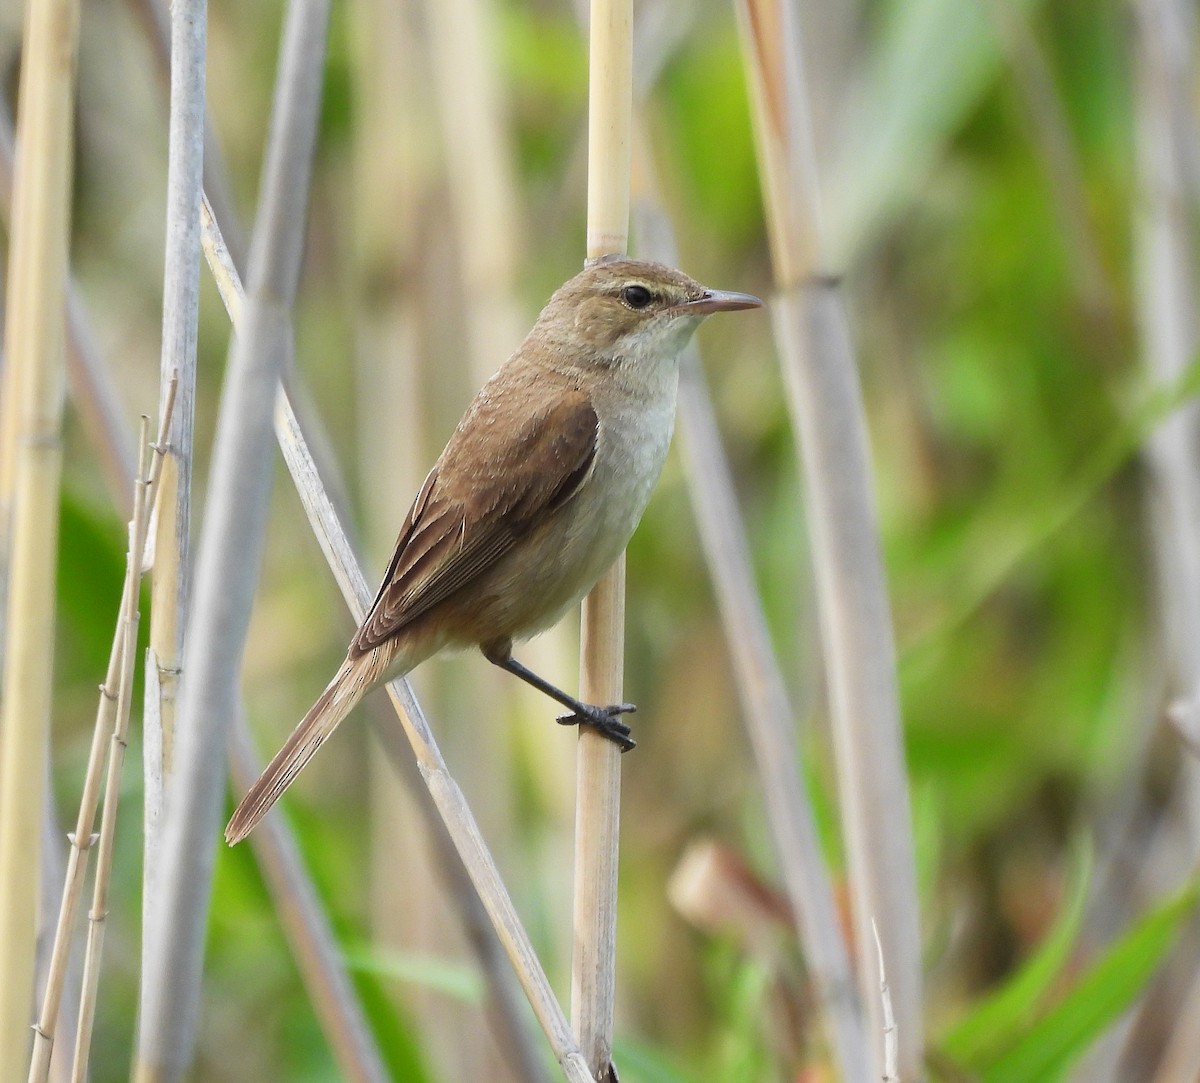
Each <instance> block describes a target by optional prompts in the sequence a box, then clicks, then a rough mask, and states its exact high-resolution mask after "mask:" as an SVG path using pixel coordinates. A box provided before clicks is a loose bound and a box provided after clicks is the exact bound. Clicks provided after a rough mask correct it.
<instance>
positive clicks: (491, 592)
mask: <svg viewBox="0 0 1200 1083" xmlns="http://www.w3.org/2000/svg"><path fill="white" fill-rule="evenodd" d="M670 391H671V392H672V393H671V394H670V395H669V396H665V395H664V396H663V399H662V401H660V402H658V403H656V404H654V406H653V408H652V409H650V410H644V411H643V412H642V413H641V414H639V415H637V417H636V421H630V422H627V423H622V420H621V418H620V417H618V420H617V421H616V422H615V423H613V424H611V425H609V426H608V427H606V428H605V429H603V430H602V432H601V438H600V441H599V444H598V447H597V452H596V460H595V465H594V467H593V469H592V472H591V474H590V475H589V476H588V478H587V479H586V480H585V481H584V483H583V485H582V486H581V487H580V489H579V492H578V493H576V495H575V496H574V497H572V498H571V500H569V501H568V502H567V503H566V504H565V505H564V506H563V507H562V508H561V509H560V510H559V511H558V512H557V513H556V514H555V516H554V518H553V519H552V520H550V521H549V522H548V523H546V524H545V525H544V526H543V527H541V528H539V529H537V530H535V531H534V532H533V533H531V534H530V535H528V536H526V537H525V538H523V539H521V541H520V542H518V544H517V545H516V546H515V547H514V549H513V550H512V551H510V553H509V554H508V555H506V556H505V557H503V558H501V560H500V561H499V562H498V563H497V565H496V567H495V568H494V569H493V571H492V572H491V573H489V574H488V575H487V576H486V577H484V578H483V581H481V582H480V584H479V586H480V587H481V588H482V589H481V590H479V592H478V594H477V595H476V605H475V606H473V609H474V613H473V616H474V617H475V619H476V620H477V621H480V622H481V623H482V624H484V625H485V626H487V628H488V629H489V636H490V638H492V639H494V640H501V639H508V638H511V639H514V640H521V639H527V638H529V637H530V636H533V635H536V634H537V633H538V632H541V631H544V630H545V629H547V628H549V627H550V626H551V625H553V624H555V623H556V622H557V621H558V620H559V619H560V618H561V617H562V616H563V615H564V614H565V613H566V612H567V611H568V610H569V609H571V608H572V607H573V606H574V605H576V604H577V603H578V602H579V601H580V600H581V599H582V598H583V596H584V595H585V594H587V593H588V591H590V590H591V588H592V587H593V586H594V585H595V584H596V582H597V581H598V580H599V579H600V577H601V576H603V575H604V573H605V572H606V571H607V570H608V569H609V568H610V567H611V566H612V564H613V562H614V561H615V560H616V558H617V557H618V556H619V555H620V554H621V552H622V551H623V550H624V549H625V546H626V545H627V544H628V542H629V539H630V537H631V536H632V535H633V531H634V529H635V528H636V526H637V524H638V522H639V521H640V520H641V517H642V513H643V512H644V511H645V510H646V504H647V503H648V502H649V499H650V494H651V493H652V491H653V489H654V485H655V483H656V482H657V481H658V477H659V474H660V473H661V472H662V466H663V462H664V461H665V460H666V456H667V449H668V447H669V446H670V442H671V431H672V428H673V424H674V416H675V396H674V394H673V391H674V388H673V387H672V388H671V389H670ZM531 554H535V555H534V556H531Z"/></svg>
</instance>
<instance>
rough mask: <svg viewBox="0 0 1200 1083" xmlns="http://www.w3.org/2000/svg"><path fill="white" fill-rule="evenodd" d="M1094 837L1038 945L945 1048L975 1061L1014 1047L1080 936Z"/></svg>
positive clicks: (958, 1027) (963, 1059) (961, 1058)
mask: <svg viewBox="0 0 1200 1083" xmlns="http://www.w3.org/2000/svg"><path fill="white" fill-rule="evenodd" d="M1092 868H1093V855H1092V847H1091V843H1090V841H1088V840H1085V841H1084V843H1083V844H1082V845H1080V846H1079V848H1078V851H1077V853H1076V855H1075V860H1074V863H1073V867H1072V869H1071V879H1070V888H1069V891H1068V897H1067V905H1066V906H1065V907H1064V908H1063V912H1062V913H1061V914H1060V915H1059V916H1058V920H1057V921H1056V922H1055V923H1054V928H1053V929H1051V930H1050V934H1049V935H1048V936H1047V937H1046V939H1045V940H1044V941H1043V943H1042V944H1041V945H1040V946H1039V947H1038V949H1037V951H1036V952H1034V954H1033V955H1032V956H1031V957H1030V958H1029V959H1028V960H1026V962H1025V963H1024V965H1023V966H1021V968H1020V969H1019V970H1018V971H1017V972H1016V973H1015V974H1013V975H1012V977H1010V978H1009V979H1008V980H1007V981H1006V982H1005V983H1004V984H1003V985H1002V986H1001V987H1000V988H999V989H997V990H996V991H995V992H993V993H991V994H990V995H989V996H986V997H985V998H984V999H983V1000H982V1001H981V1002H980V1003H979V1004H978V1005H977V1006H976V1007H975V1008H974V1009H973V1010H972V1011H971V1013H970V1014H969V1015H968V1016H967V1017H966V1018H965V1019H961V1020H960V1021H959V1022H958V1023H957V1024H956V1025H955V1026H954V1027H953V1029H952V1030H951V1031H950V1033H949V1034H947V1035H946V1038H945V1040H944V1042H943V1049H944V1050H945V1052H946V1053H947V1054H949V1055H950V1056H951V1057H952V1058H954V1060H956V1061H958V1062H959V1063H960V1064H963V1065H966V1066H971V1067H975V1066H978V1065H979V1064H981V1063H986V1062H987V1061H988V1060H991V1059H992V1058H994V1057H996V1056H997V1055H998V1054H999V1053H1000V1052H1001V1051H1003V1050H1006V1049H1009V1048H1011V1047H1012V1046H1013V1045H1014V1044H1015V1043H1016V1042H1017V1040H1018V1039H1019V1037H1020V1036H1021V1034H1022V1032H1024V1031H1025V1029H1026V1028H1027V1027H1028V1026H1029V1024H1030V1022H1031V1021H1032V1019H1033V1018H1034V1017H1035V1016H1036V1013H1037V1011H1038V1009H1039V1007H1040V1006H1041V1005H1042V1004H1043V1002H1044V1001H1045V999H1046V995H1047V994H1048V993H1049V992H1050V989H1051V987H1052V985H1053V983H1054V981H1055V980H1056V979H1057V978H1058V977H1059V976H1060V975H1061V974H1062V973H1063V971H1064V970H1065V968H1066V965H1067V963H1068V961H1069V960H1070V957H1071V949H1072V947H1073V946H1074V945H1075V941H1076V940H1077V939H1078V937H1079V930H1080V927H1081V926H1082V924H1083V914H1084V909H1085V906H1086V903H1087V896H1088V887H1089V884H1090V881H1091V877H1092Z"/></svg>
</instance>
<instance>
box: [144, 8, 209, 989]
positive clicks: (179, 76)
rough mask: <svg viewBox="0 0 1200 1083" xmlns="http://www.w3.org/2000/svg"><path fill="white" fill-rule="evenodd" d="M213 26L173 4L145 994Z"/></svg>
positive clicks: (171, 677)
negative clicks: (166, 418)
mask: <svg viewBox="0 0 1200 1083" xmlns="http://www.w3.org/2000/svg"><path fill="white" fill-rule="evenodd" d="M148 5H149V6H151V7H153V6H154V5H153V0H148ZM207 22H208V17H207V0H176V2H175V3H173V4H172V5H171V28H170V46H171V47H170V60H169V69H170V122H169V127H168V135H167V222H166V253H165V258H164V265H163V322H162V351H161V356H160V360H159V381H160V389H161V390H160V395H162V396H163V397H164V398H165V394H166V388H167V384H168V382H169V381H170V380H172V379H177V380H178V390H177V391H176V393H175V394H176V406H175V410H174V415H175V416H174V420H173V422H172V425H171V428H170V430H169V432H168V434H167V442H166V448H165V455H166V458H165V460H164V463H163V474H162V483H161V484H162V497H161V498H160V499H159V500H158V501H157V513H156V516H155V522H154V524H153V526H152V530H151V537H152V547H153V552H154V561H153V570H152V572H151V605H150V644H149V647H148V648H147V650H146V681H145V692H144V697H145V711H144V714H143V722H142V732H143V740H142V772H143V778H144V787H143V789H144V798H143V805H142V821H143V844H142V852H143V855H144V861H143V870H144V872H143V877H142V914H143V921H142V987H143V989H144V988H145V987H146V971H147V968H148V967H149V966H150V965H152V964H151V958H152V956H151V950H150V949H151V945H150V940H149V936H150V930H151V929H152V928H153V926H154V922H155V921H156V920H157V914H158V911H159V909H160V908H161V906H162V900H161V898H160V895H159V891H158V875H159V870H160V867H161V860H160V848H161V832H162V821H163V803H164V796H165V789H166V782H167V778H168V777H169V776H170V773H171V760H172V750H173V744H174V735H175V705H176V700H177V697H178V691H179V679H180V675H181V667H182V664H183V663H182V659H183V646H184V642H183V639H184V620H185V615H186V613H187V611H188V591H189V586H190V583H189V580H190V575H191V555H190V554H191V518H192V512H191V509H192V443H193V430H194V426H195V397H196V339H197V333H198V320H199V309H200V260H199V251H200V215H199V207H200V198H201V184H202V177H203V167H204V128H205V125H204V94H205V86H204V67H205V55H206V38H207ZM159 25H160V26H161V16H160V18H159ZM158 36H159V35H155V37H156V38H157V37H158ZM160 410H161V405H160Z"/></svg>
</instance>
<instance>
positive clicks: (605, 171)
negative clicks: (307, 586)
mask: <svg viewBox="0 0 1200 1083" xmlns="http://www.w3.org/2000/svg"><path fill="white" fill-rule="evenodd" d="M632 123H633V3H632V0H592V4H591V18H590V23H589V42H588V194H587V257H588V259H589V260H592V259H598V258H600V257H601V256H606V255H610V254H612V253H623V252H624V251H625V250H626V246H627V244H628V241H629V184H630V162H631V158H632V142H631V127H632ZM624 650H625V557H624V554H622V555H621V557H620V558H619V559H618V560H617V562H616V564H615V565H614V566H613V568H612V569H611V570H610V571H609V572H608V573H607V574H606V575H605V576H604V578H603V579H601V580H600V582H599V583H597V584H596V586H595V588H594V589H593V590H592V592H591V593H590V594H589V595H588V596H587V597H586V598H585V599H584V602H583V617H582V625H581V631H580V644H579V652H580V680H579V686H580V696H581V697H582V698H583V700H584V701H585V702H587V703H619V702H620V701H621V685H622V671H623V669H624ZM579 731H580V732H579V758H578V763H577V768H576V773H575V780H576V791H575V900H574V926H573V927H574V932H575V941H574V955H573V959H572V965H571V1023H572V1025H573V1027H574V1028H575V1034H576V1037H577V1038H578V1041H579V1047H580V1049H582V1050H583V1055H584V1056H585V1057H586V1058H587V1062H588V1066H589V1067H590V1068H591V1071H592V1076H593V1078H595V1079H596V1080H600V1081H603V1080H608V1079H614V1080H615V1078H616V1071H615V1069H614V1068H613V1066H612V1037H613V1005H614V1001H615V999H616V977H617V975H616V964H617V959H616V955H617V855H618V845H619V840H620V828H621V752H620V750H619V749H618V748H617V746H616V745H615V744H613V742H611V741H609V740H607V739H606V738H605V737H603V736H601V735H600V734H599V733H597V732H596V731H594V730H593V729H591V728H590V727H588V726H581V727H580V728H579Z"/></svg>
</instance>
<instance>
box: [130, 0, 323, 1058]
mask: <svg viewBox="0 0 1200 1083" xmlns="http://www.w3.org/2000/svg"><path fill="white" fill-rule="evenodd" d="M328 16H329V2H328V0H295V2H294V3H292V4H291V5H290V6H289V9H288V15H287V19H286V23H285V27H284V37H283V45H282V48H281V61H280V66H279V74H278V77H277V82H276V97H275V107H274V110H273V114H272V122H271V134H270V139H269V141H268V147H267V156H266V164H265V166H264V170H263V184H262V191H263V195H262V199H261V205H260V210H259V214H258V217H257V220H256V223H255V229H254V239H253V244H252V250H251V257H250V264H249V275H248V282H249V285H248V289H247V291H246V308H245V313H244V317H243V327H242V334H241V335H239V336H238V337H237V339H236V340H235V342H234V346H233V350H232V356H231V359H230V364H229V368H228V371H227V373H226V380H225V387H224V393H223V397H222V404H221V410H220V414H219V416H218V421H217V434H216V438H215V440H214V445H213V458H212V469H211V475H210V481H209V496H208V501H207V506H206V514H205V517H204V525H203V528H202V533H201V540H200V545H199V548H198V557H197V563H196V593H195V602H194V605H193V608H192V612H191V615H190V619H189V624H188V634H187V645H186V656H185V657H186V666H187V667H188V670H189V672H188V676H187V679H186V680H185V681H184V682H183V684H182V687H181V690H180V701H179V718H180V727H179V747H178V756H177V758H176V763H175V768H174V771H173V772H172V782H171V799H170V801H169V802H168V804H167V807H166V814H165V818H164V825H163V836H162V849H163V867H162V871H161V891H162V896H161V900H162V905H161V908H160V910H159V911H158V912H156V913H154V914H152V915H150V916H149V920H150V925H151V927H150V930H149V933H148V936H147V942H148V943H149V944H150V945H151V947H150V950H149V952H148V955H149V962H148V967H147V970H146V973H145V988H144V989H143V994H144V998H145V999H144V1002H143V1015H142V1019H143V1025H142V1030H141V1035H140V1041H139V1056H140V1061H141V1065H142V1068H143V1070H144V1071H145V1072H146V1073H147V1077H148V1078H150V1079H157V1078H160V1077H167V1078H176V1077H177V1076H178V1075H179V1074H181V1073H182V1072H183V1070H184V1068H185V1067H186V1065H187V1064H188V1063H189V1062H190V1060H191V1056H192V1052H193V1048H194V1043H195V1033H196V1021H197V1015H198V1008H199V999H200V985H201V967H202V960H203V947H204V928H205V923H206V919H207V914H208V905H209V898H210V892H211V885H212V865H213V856H214V848H213V846H212V843H211V839H212V837H213V834H214V833H215V830H216V827H217V821H218V818H219V816H220V810H221V798H222V795H223V783H224V779H225V751H226V746H227V740H228V731H229V725H230V723H231V721H232V719H233V717H234V715H235V714H236V712H237V709H238V697H237V673H238V668H239V665H240V661H241V655H242V649H243V646H244V643H245V638H246V631H247V627H248V625H249V619H250V609H251V605H252V602H253V597H254V587H255V583H256V580H257V577H258V567H259V557H260V554H261V549H262V543H263V537H264V533H265V526H266V517H267V505H268V503H269V499H268V498H269V494H270V485H271V465H272V464H271V446H270V441H271V424H270V417H271V408H272V405H273V402H274V398H275V394H276V389H277V387H278V383H279V377H280V373H281V371H282V369H283V365H284V361H285V358H287V357H288V356H289V355H290V351H291V326H290V312H291V306H292V303H293V301H294V298H295V293H296V285H297V282H298V280H299V275H300V263H301V254H302V252H303V243H304V232H305V231H304V226H305V208H306V206H307V200H308V182H309V176H310V172H311V165H312V153H313V147H314V144H315V140H316V124H317V117H318V112H319V103H320V88H321V77H322V73H323V67H324V64H323V57H324V49H325V37H326V29H327V26H328ZM196 208H197V210H198V208H199V198H198V197H197V200H196ZM197 239H198V238H197Z"/></svg>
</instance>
